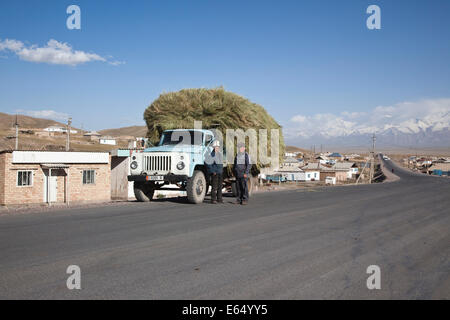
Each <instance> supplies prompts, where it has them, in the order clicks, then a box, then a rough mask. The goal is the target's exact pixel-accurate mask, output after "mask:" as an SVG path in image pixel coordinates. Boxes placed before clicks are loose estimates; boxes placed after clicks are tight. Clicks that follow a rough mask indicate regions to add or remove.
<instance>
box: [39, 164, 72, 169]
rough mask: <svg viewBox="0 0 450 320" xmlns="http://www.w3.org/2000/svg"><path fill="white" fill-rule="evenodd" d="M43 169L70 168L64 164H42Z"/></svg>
mask: <svg viewBox="0 0 450 320" xmlns="http://www.w3.org/2000/svg"><path fill="white" fill-rule="evenodd" d="M41 167H42V169H65V168H68V167H69V166H68V165H67V164H63V163H43V164H41Z"/></svg>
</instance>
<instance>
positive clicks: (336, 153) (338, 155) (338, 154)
mask: <svg viewBox="0 0 450 320" xmlns="http://www.w3.org/2000/svg"><path fill="white" fill-rule="evenodd" d="M329 157H333V158H342V155H341V154H340V153H338V152H334V153H332V154H330V155H329Z"/></svg>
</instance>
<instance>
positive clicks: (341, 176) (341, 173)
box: [320, 171, 347, 182]
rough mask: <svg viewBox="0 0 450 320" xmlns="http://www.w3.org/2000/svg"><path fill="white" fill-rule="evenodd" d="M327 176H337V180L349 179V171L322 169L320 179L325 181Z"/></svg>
mask: <svg viewBox="0 0 450 320" xmlns="http://www.w3.org/2000/svg"><path fill="white" fill-rule="evenodd" d="M326 177H335V178H336V181H338V182H342V181H347V171H322V172H320V181H325V178H326Z"/></svg>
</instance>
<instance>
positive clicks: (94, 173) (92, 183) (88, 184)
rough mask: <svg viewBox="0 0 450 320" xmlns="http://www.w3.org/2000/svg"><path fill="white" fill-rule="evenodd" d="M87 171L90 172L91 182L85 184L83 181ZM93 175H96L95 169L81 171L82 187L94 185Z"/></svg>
mask: <svg viewBox="0 0 450 320" xmlns="http://www.w3.org/2000/svg"><path fill="white" fill-rule="evenodd" d="M88 171H92V176H91V180H92V182H85V179H84V176H85V172H88ZM95 175H96V172H95V169H85V170H83V177H82V179H81V182H82V184H83V186H90V185H95V181H96V179H95ZM86 180H87V177H86Z"/></svg>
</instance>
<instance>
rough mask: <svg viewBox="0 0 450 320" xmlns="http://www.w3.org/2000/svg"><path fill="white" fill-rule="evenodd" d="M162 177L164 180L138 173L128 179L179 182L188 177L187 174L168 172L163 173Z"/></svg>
mask: <svg viewBox="0 0 450 320" xmlns="http://www.w3.org/2000/svg"><path fill="white" fill-rule="evenodd" d="M162 177H163V180H150V176H144V175H136V176H128V181H136V182H169V183H177V182H182V181H186V180H187V179H188V176H187V175H179V174H166V175H163V176H162Z"/></svg>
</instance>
